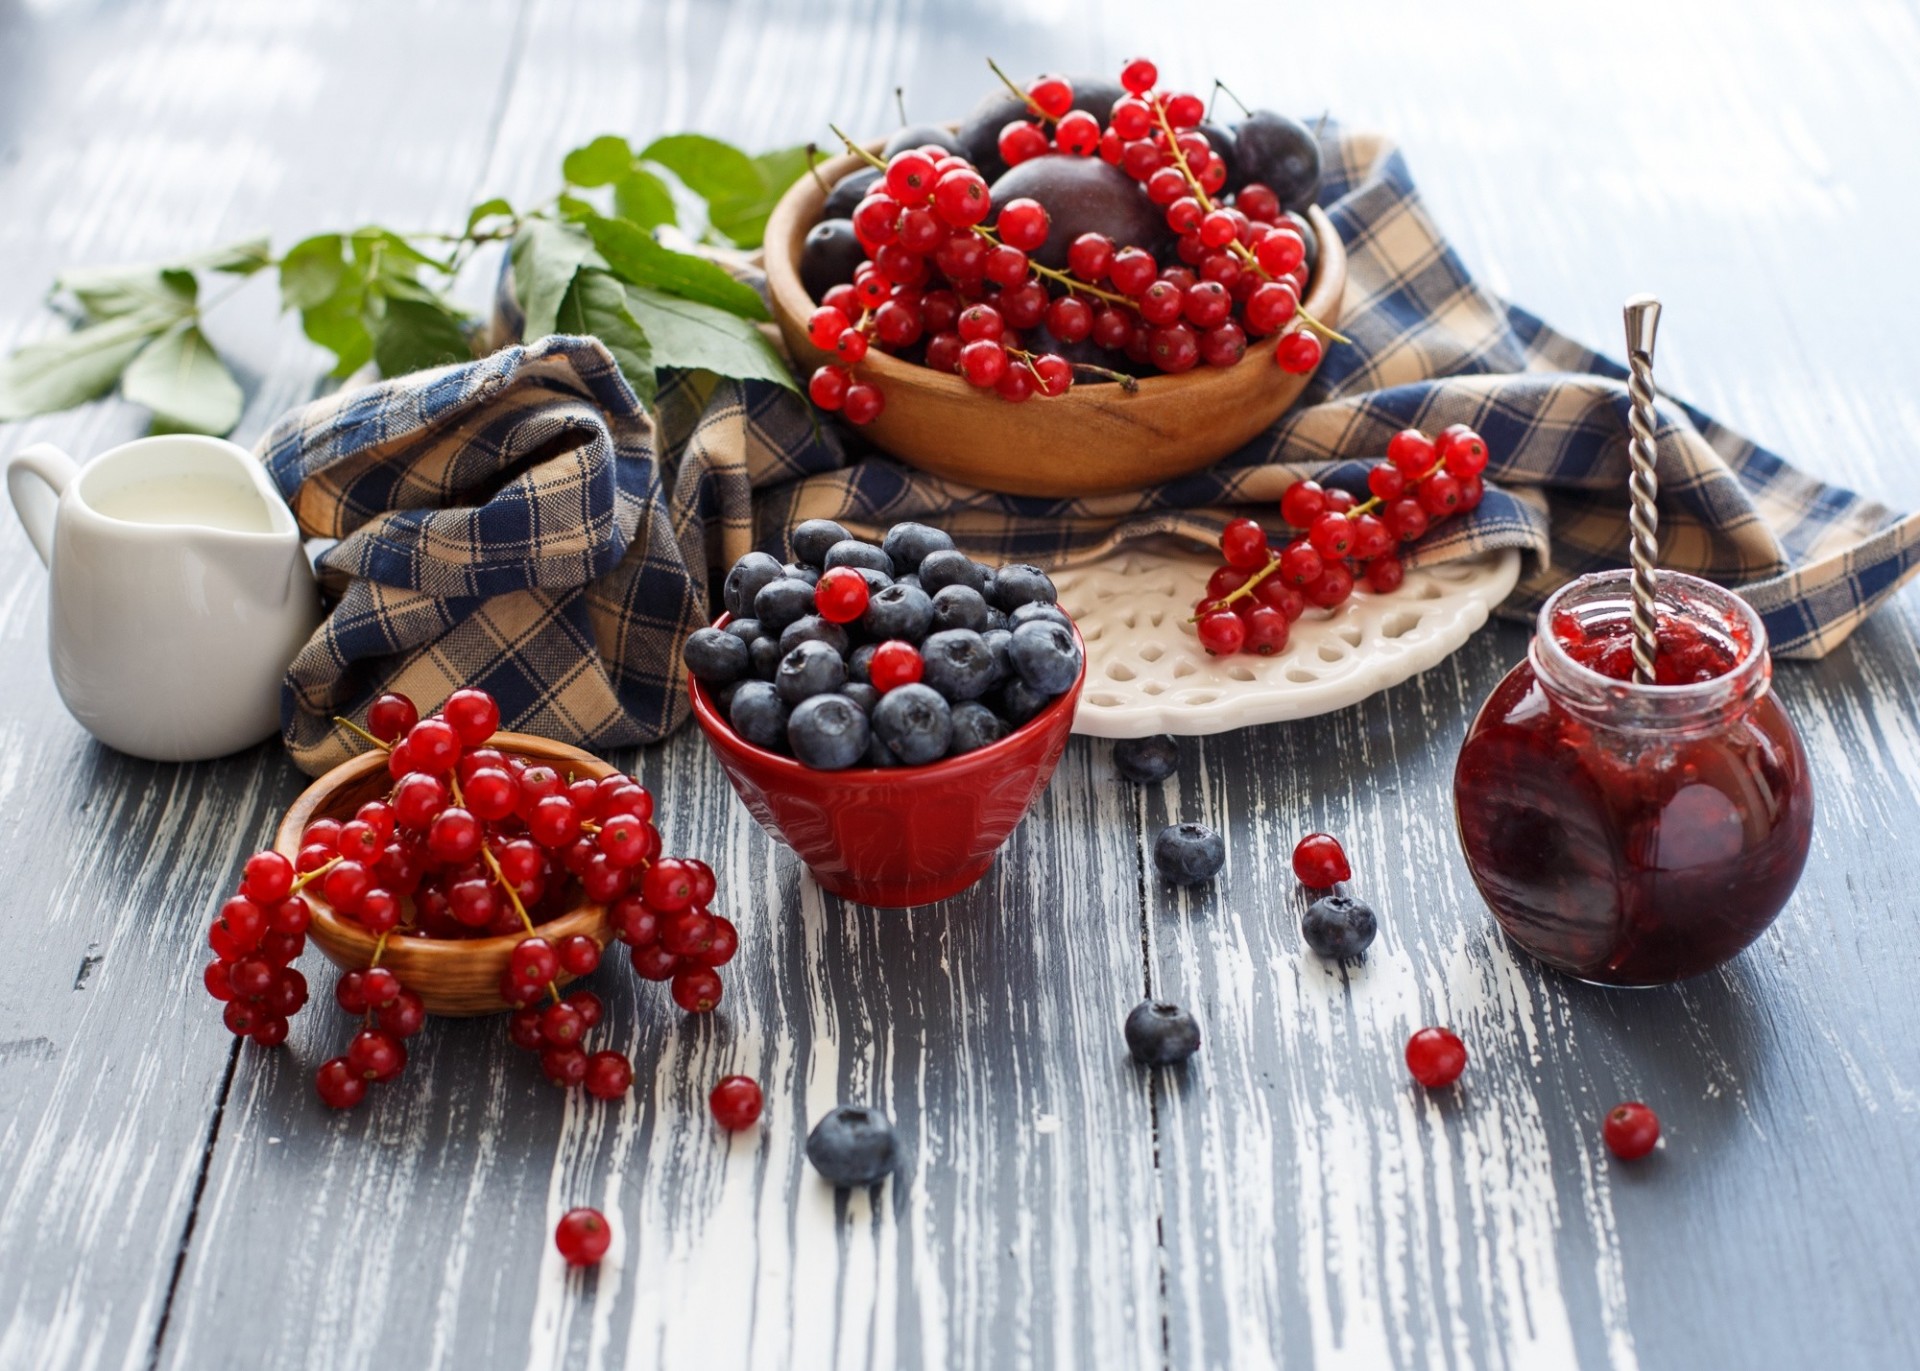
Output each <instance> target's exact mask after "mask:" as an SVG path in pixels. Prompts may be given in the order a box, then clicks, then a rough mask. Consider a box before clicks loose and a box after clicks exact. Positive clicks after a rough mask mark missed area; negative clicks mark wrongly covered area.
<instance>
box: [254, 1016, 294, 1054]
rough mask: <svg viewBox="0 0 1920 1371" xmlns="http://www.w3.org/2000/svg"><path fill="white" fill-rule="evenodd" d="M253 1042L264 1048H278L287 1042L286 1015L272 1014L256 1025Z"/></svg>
mask: <svg viewBox="0 0 1920 1371" xmlns="http://www.w3.org/2000/svg"><path fill="white" fill-rule="evenodd" d="M250 1036H251V1037H252V1038H253V1040H254V1041H255V1042H256V1043H258V1044H260V1046H262V1047H278V1046H280V1044H281V1043H283V1042H285V1041H286V1040H287V1020H286V1016H285V1015H284V1014H271V1015H269V1016H267V1017H266V1018H264V1019H262V1020H261V1021H260V1022H259V1023H258V1024H256V1025H254V1029H253V1032H252V1034H251V1035H250Z"/></svg>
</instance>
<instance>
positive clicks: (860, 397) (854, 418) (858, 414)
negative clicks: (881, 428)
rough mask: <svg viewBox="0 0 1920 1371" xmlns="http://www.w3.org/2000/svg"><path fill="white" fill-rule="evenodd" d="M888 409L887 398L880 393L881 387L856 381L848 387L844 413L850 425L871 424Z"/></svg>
mask: <svg viewBox="0 0 1920 1371" xmlns="http://www.w3.org/2000/svg"><path fill="white" fill-rule="evenodd" d="M886 407H887V397H886V396H885V395H882V394H881V393H880V387H878V386H873V385H868V384H867V383H866V382H864V381H856V382H855V383H854V384H853V385H850V386H848V387H847V403H846V406H845V409H844V413H845V414H846V416H847V422H848V423H852V424H870V423H872V422H873V421H874V420H875V419H878V418H879V417H880V411H881V410H883V409H885V408H886Z"/></svg>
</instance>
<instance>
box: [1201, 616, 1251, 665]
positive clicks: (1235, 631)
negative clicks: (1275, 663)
mask: <svg viewBox="0 0 1920 1371" xmlns="http://www.w3.org/2000/svg"><path fill="white" fill-rule="evenodd" d="M1195 628H1196V631H1197V632H1198V633H1199V635H1200V646H1202V647H1204V648H1205V649H1206V650H1207V655H1208V656H1210V657H1231V656H1232V655H1233V654H1234V653H1236V652H1238V651H1239V650H1240V648H1241V646H1242V645H1243V644H1245V642H1246V640H1247V626H1246V624H1245V623H1244V622H1243V621H1242V620H1241V618H1240V616H1239V615H1238V614H1235V613H1233V612H1232V611H1231V610H1215V611H1214V612H1213V613H1211V614H1204V615H1202V616H1201V617H1200V622H1199V623H1198V624H1197V625H1196V626H1195Z"/></svg>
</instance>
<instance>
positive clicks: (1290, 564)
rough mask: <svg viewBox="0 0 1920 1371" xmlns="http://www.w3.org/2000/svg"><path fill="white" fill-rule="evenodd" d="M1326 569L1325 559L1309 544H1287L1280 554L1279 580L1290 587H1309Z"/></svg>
mask: <svg viewBox="0 0 1920 1371" xmlns="http://www.w3.org/2000/svg"><path fill="white" fill-rule="evenodd" d="M1326 569H1327V564H1326V561H1325V559H1323V558H1322V557H1321V556H1320V554H1319V553H1318V552H1316V551H1315V550H1314V547H1313V544H1311V543H1306V542H1294V543H1288V544H1287V546H1286V549H1285V550H1284V551H1283V552H1281V554H1280V579H1281V580H1282V581H1283V582H1285V583H1286V584H1287V585H1290V586H1310V585H1312V584H1313V583H1314V582H1315V581H1317V580H1319V579H1320V577H1321V575H1322V573H1324V572H1325V571H1326Z"/></svg>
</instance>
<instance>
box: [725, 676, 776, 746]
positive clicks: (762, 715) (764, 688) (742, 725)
mask: <svg viewBox="0 0 1920 1371" xmlns="http://www.w3.org/2000/svg"><path fill="white" fill-rule="evenodd" d="M727 718H728V720H729V721H730V722H731V723H732V724H733V731H734V732H735V733H738V734H739V735H740V736H741V737H742V738H745V739H746V740H747V741H748V742H750V743H752V744H753V745H754V746H755V747H766V748H772V749H773V750H774V751H776V752H778V751H782V750H784V748H785V744H786V741H787V707H786V705H785V704H784V703H782V702H781V699H780V692H779V691H777V690H775V689H774V688H773V687H772V686H770V685H768V684H767V683H766V682H765V681H742V682H741V683H740V685H739V687H738V688H737V689H735V691H734V692H733V703H732V704H731V705H730V706H729V707H728V709H727Z"/></svg>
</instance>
